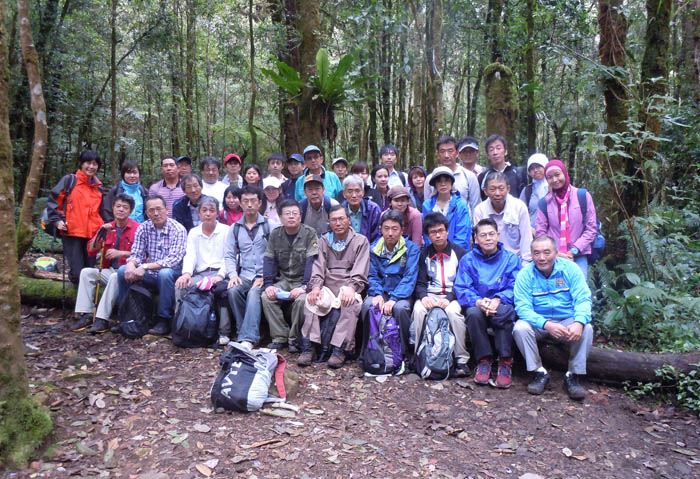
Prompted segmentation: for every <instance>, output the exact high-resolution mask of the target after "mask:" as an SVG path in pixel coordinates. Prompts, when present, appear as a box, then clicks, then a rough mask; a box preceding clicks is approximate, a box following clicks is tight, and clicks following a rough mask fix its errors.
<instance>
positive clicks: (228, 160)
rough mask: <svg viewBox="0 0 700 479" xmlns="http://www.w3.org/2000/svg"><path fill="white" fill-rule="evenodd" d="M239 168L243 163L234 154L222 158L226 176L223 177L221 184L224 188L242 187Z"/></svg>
mask: <svg viewBox="0 0 700 479" xmlns="http://www.w3.org/2000/svg"><path fill="white" fill-rule="evenodd" d="M241 166H243V161H241V157H240V156H238V155H237V154H235V153H229V154H228V155H226V157H225V158H224V169H225V170H226V175H224V177H223V179H222V180H221V182H222V183H223V184H225V185H226V186H230V185H233V186H237V187H238V188H241V187H242V186H243V177H242V176H241Z"/></svg>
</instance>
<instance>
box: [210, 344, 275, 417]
mask: <svg viewBox="0 0 700 479" xmlns="http://www.w3.org/2000/svg"><path fill="white" fill-rule="evenodd" d="M219 364H221V372H220V373H219V375H218V376H217V377H216V380H215V381H214V384H213V385H212V387H211V391H210V393H209V395H210V397H211V403H212V405H213V406H214V407H215V408H218V407H222V408H224V409H227V410H229V411H241V412H250V411H257V410H258V409H260V408H261V407H262V405H263V404H264V403H265V402H275V401H283V400H284V399H285V398H286V391H285V389H284V369H285V364H286V362H285V360H284V358H283V357H282V356H280V355H279V354H275V353H271V352H266V351H257V350H253V351H249V350H248V349H246V348H244V347H242V346H240V345H239V344H238V343H230V346H229V350H228V351H227V352H226V353H224V354H222V355H221V358H220V359H219ZM273 377H274V379H275V383H276V386H277V390H278V392H279V394H280V396H279V397H277V396H272V395H270V394H269V392H268V391H269V389H270V384H271V383H272V380H273Z"/></svg>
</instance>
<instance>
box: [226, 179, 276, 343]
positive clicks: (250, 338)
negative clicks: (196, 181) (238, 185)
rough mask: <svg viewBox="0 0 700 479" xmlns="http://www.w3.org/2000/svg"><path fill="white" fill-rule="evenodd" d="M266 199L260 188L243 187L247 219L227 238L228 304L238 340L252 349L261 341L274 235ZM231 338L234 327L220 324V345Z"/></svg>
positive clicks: (242, 195)
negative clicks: (267, 260)
mask: <svg viewBox="0 0 700 479" xmlns="http://www.w3.org/2000/svg"><path fill="white" fill-rule="evenodd" d="M262 198H263V194H262V191H260V188H256V187H254V186H249V185H246V186H244V187H243V189H242V190H241V204H242V205H243V217H242V218H241V219H239V220H238V221H237V222H236V223H235V224H234V225H233V226H232V227H231V229H230V230H229V233H228V238H227V239H226V254H225V259H226V277H227V278H228V293H227V294H228V302H229V305H230V306H231V311H233V316H234V318H235V321H236V331H237V332H238V341H239V342H241V343H242V344H243V345H244V346H246V347H250V348H252V347H253V345H254V344H256V343H257V342H258V341H259V340H260V319H261V318H262V303H261V299H260V295H261V293H262V287H263V256H264V255H265V250H266V248H267V241H268V237H269V235H270V225H269V224H268V222H267V220H266V219H265V218H264V217H263V216H262V215H261V214H260V205H262ZM230 336H231V325H230V324H219V344H221V345H225V344H228V342H229V337H230Z"/></svg>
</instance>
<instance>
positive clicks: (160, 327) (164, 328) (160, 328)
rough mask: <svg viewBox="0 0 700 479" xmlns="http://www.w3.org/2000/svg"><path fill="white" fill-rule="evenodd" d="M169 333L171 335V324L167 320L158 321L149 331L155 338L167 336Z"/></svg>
mask: <svg viewBox="0 0 700 479" xmlns="http://www.w3.org/2000/svg"><path fill="white" fill-rule="evenodd" d="M168 333H170V323H169V322H168V321H167V320H165V319H162V320H160V321H158V322H157V323H156V325H155V326H153V327H152V328H151V329H149V330H148V334H152V335H154V336H166V335H168Z"/></svg>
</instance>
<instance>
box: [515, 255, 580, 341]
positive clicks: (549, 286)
mask: <svg viewBox="0 0 700 479" xmlns="http://www.w3.org/2000/svg"><path fill="white" fill-rule="evenodd" d="M514 293H515V312H516V313H518V317H519V318H520V319H522V320H523V321H527V322H528V323H530V324H531V325H532V326H536V327H538V328H540V329H542V328H543V327H544V323H546V322H547V320H549V319H566V318H574V321H577V322H579V323H581V324H584V325H585V324H588V323H590V322H591V290H590V289H589V288H588V284H587V283H586V278H584V276H583V273H582V272H581V269H580V268H579V267H578V266H577V265H576V263H574V262H573V261H569V260H567V259H563V258H557V259H556V260H554V268H553V269H552V273H551V274H550V275H549V278H545V277H544V275H543V274H542V273H541V272H540V270H538V269H537V267H536V265H535V263H534V262H532V263H530V264H528V265H527V266H525V267H524V268H523V269H521V270H520V273H518V277H517V278H516V280H515V289H514Z"/></svg>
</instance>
